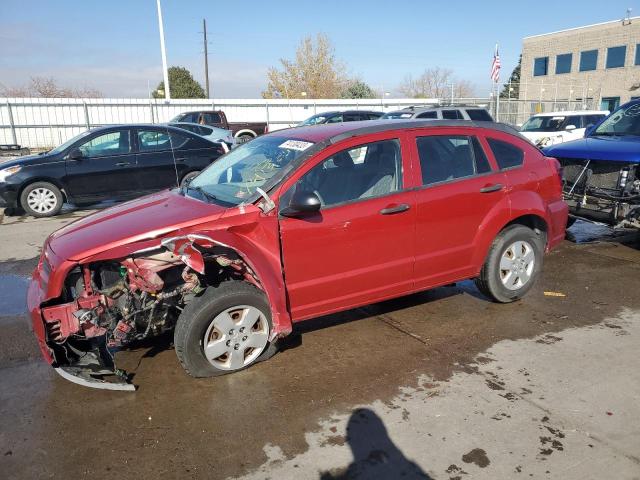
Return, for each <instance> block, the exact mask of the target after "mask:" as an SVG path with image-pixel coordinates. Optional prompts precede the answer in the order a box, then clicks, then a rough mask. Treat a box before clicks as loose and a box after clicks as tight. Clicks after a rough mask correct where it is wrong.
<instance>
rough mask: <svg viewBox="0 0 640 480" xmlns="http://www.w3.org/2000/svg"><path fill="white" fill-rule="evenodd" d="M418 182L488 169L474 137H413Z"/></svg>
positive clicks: (475, 173)
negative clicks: (419, 179) (414, 138)
mask: <svg viewBox="0 0 640 480" xmlns="http://www.w3.org/2000/svg"><path fill="white" fill-rule="evenodd" d="M416 143H417V146H418V155H419V157H420V169H421V170H422V184H423V185H432V184H434V183H439V182H445V181H448V180H455V179H457V178H466V177H471V176H474V175H477V174H480V173H486V172H488V171H490V170H491V167H490V166H489V162H488V161H487V157H486V155H485V154H484V152H483V150H482V148H481V147H480V144H479V143H478V140H477V139H476V138H475V137H467V136H465V135H432V136H428V137H418V138H417V139H416Z"/></svg>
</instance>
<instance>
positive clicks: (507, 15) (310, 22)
mask: <svg viewBox="0 0 640 480" xmlns="http://www.w3.org/2000/svg"><path fill="white" fill-rule="evenodd" d="M627 8H633V12H632V15H640V1H637V0H636V1H633V0H625V1H619V0H608V1H606V2H603V1H602V0H581V1H572V0H566V1H560V2H559V1H547V0H539V1H536V2H525V1H518V0H510V1H502V0H482V1H481V0H465V1H462V0H457V1H456V0H448V1H429V0H422V1H418V0H414V1H410V0H394V1H392V2H391V1H377V0H369V1H365V0H351V1H349V0H315V1H310V0H281V1H279V0H270V1H264V0H262V1H260V0H243V1H242V2H234V1H229V0H227V1H225V2H222V1H220V0H210V1H205V0H162V10H163V17H164V29H165V39H166V46H167V48H166V49H167V59H168V63H169V65H170V66H172V65H178V66H183V67H186V68H188V69H189V70H190V71H191V72H192V73H193V75H194V77H195V78H196V80H198V81H200V82H201V83H202V84H203V85H204V81H203V80H204V67H203V46H202V19H203V18H205V19H206V20H207V30H208V32H209V72H210V73H209V75H210V79H211V88H212V92H213V97H215V98H258V97H260V93H261V92H262V90H263V89H264V88H265V87H266V83H267V80H266V72H267V69H268V68H269V67H271V66H277V65H279V59H280V58H293V56H294V54H295V50H296V47H297V45H298V44H299V42H300V40H301V39H302V38H303V37H304V36H306V35H315V34H316V33H319V32H322V33H325V34H327V35H328V37H329V38H330V39H331V41H332V42H333V44H334V47H335V52H336V56H337V58H338V59H340V60H341V61H342V62H344V63H345V64H346V65H347V73H348V74H349V75H350V76H353V77H358V78H360V79H361V80H363V81H365V82H366V83H368V84H369V85H370V86H371V87H373V88H374V89H376V90H379V91H382V90H384V91H385V92H390V94H391V96H399V95H398V92H397V87H398V85H399V84H400V83H401V82H402V80H403V79H404V78H405V77H406V76H407V75H412V76H414V77H415V76H418V75H419V74H420V73H422V72H423V71H424V70H425V69H426V68H431V67H442V68H449V69H451V70H453V71H454V74H455V75H456V77H457V78H460V79H464V80H468V81H470V82H471V83H472V84H473V85H474V86H475V90H476V92H475V93H476V94H477V95H478V96H487V95H488V93H489V91H490V88H491V83H490V80H489V72H490V65H491V60H492V55H493V49H494V46H495V44H496V42H498V44H499V51H500V56H501V60H502V72H501V79H502V80H507V79H508V77H509V75H510V73H511V71H512V69H513V68H514V66H515V65H516V63H517V61H518V55H519V54H520V51H521V48H522V38H523V37H526V36H529V35H536V34H540V33H547V32H553V31H557V30H563V29H566V28H573V27H579V26H583V25H589V24H593V23H599V22H604V21H609V20H616V19H620V18H622V17H624V15H625V12H626V9H627ZM0 21H1V22H0V23H1V24H2V27H1V28H0V87H2V85H4V86H19V85H24V84H27V83H28V82H29V79H30V77H32V76H43V77H53V78H55V79H56V80H58V82H59V83H60V84H62V85H64V86H68V87H75V88H83V87H86V88H95V89H98V90H100V91H101V92H102V93H103V95H104V96H106V97H127V98H134V97H138V98H140V97H141V98H146V97H147V96H148V92H149V90H148V88H149V86H150V87H151V89H153V88H155V86H156V85H157V84H158V82H159V81H160V80H162V60H161V55H160V42H159V33H158V21H157V13H156V2H155V0H106V1H98V0H56V1H53V0H0Z"/></svg>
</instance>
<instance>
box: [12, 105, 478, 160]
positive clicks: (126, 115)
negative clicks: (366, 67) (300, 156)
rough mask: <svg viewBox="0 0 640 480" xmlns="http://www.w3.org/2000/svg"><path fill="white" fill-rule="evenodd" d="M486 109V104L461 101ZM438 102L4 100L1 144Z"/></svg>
mask: <svg viewBox="0 0 640 480" xmlns="http://www.w3.org/2000/svg"><path fill="white" fill-rule="evenodd" d="M456 101H460V102H462V101H468V103H483V102H484V103H485V104H486V102H487V100H486V99H456ZM434 103H438V100H437V99H411V98H396V99H389V98H385V99H361V100H342V99H336V100H312V99H308V100H287V99H275V100H271V99H269V100H265V99H250V100H247V99H244V100H218V99H216V100H171V101H170V102H165V100H162V99H159V100H156V99H154V100H148V99H106V98H100V99H96V98H92V99H75V98H0V144H19V145H22V146H23V147H29V148H34V149H39V148H50V147H53V146H55V145H59V144H60V143H62V142H64V141H66V140H68V139H69V138H71V137H73V136H75V135H77V134H79V133H81V132H83V131H85V130H87V129H89V128H92V127H97V126H103V125H117V124H123V123H162V122H167V121H169V120H170V119H171V118H173V117H174V116H176V115H177V114H179V113H181V112H186V111H189V110H224V112H225V113H226V115H227V118H228V120H229V121H230V122H266V123H267V124H268V125H269V129H270V130H277V129H280V128H287V127H290V126H293V125H295V124H297V123H298V122H300V121H302V120H304V119H305V118H307V117H310V116H311V115H314V114H316V113H321V112H326V111H330V110H377V111H385V112H388V111H392V110H397V109H400V108H404V107H407V106H409V105H425V104H434Z"/></svg>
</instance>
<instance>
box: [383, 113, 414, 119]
mask: <svg viewBox="0 0 640 480" xmlns="http://www.w3.org/2000/svg"><path fill="white" fill-rule="evenodd" d="M411 117H413V112H389V113H385V114H384V115H383V116H382V117H380V118H382V119H386V120H402V119H407V118H411Z"/></svg>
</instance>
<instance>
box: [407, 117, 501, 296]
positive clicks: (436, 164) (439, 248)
mask: <svg viewBox="0 0 640 480" xmlns="http://www.w3.org/2000/svg"><path fill="white" fill-rule="evenodd" d="M477 132H478V130H474V129H465V128H451V129H438V130H437V131H434V130H423V131H414V132H413V134H412V135H413V136H412V138H411V148H412V149H413V155H412V158H413V159H414V161H415V163H414V170H415V171H416V172H417V176H418V179H417V181H418V182H419V183H420V184H421V186H420V187H418V189H417V190H416V205H417V206H416V210H417V213H416V215H417V218H416V263H415V278H416V288H417V289H424V288H430V287H434V286H438V285H443V284H447V283H450V282H453V281H457V280H460V279H462V278H468V277H469V276H470V275H472V274H473V271H474V265H473V264H472V261H473V260H472V257H473V254H474V251H475V243H474V242H475V240H476V236H477V234H478V231H479V229H480V228H481V226H482V225H483V222H484V221H485V219H486V218H487V217H488V216H489V215H490V213H491V212H492V210H494V208H503V209H507V211H508V208H509V206H508V200H507V198H506V188H505V187H506V183H505V175H504V173H502V172H500V171H498V170H497V168H496V166H495V164H493V163H492V162H491V161H490V160H489V156H488V155H487V153H486V145H485V144H484V143H483V139H482V138H481V137H479V136H478V135H477Z"/></svg>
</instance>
